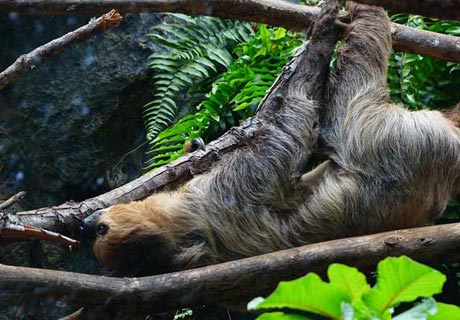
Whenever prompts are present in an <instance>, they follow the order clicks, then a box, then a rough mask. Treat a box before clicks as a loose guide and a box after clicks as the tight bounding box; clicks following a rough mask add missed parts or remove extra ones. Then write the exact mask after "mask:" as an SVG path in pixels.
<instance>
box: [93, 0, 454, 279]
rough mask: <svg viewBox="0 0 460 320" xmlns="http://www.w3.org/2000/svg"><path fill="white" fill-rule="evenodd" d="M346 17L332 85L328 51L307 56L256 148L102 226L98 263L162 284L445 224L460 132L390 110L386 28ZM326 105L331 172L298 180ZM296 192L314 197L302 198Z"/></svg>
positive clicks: (324, 140) (113, 213) (383, 19)
mask: <svg viewBox="0 0 460 320" xmlns="http://www.w3.org/2000/svg"><path fill="white" fill-rule="evenodd" d="M349 12H350V15H351V19H352V23H351V24H350V26H349V27H348V30H347V34H346V36H345V39H344V44H343V46H342V48H341V49H340V50H339V54H338V60H337V66H336V67H335V71H334V73H333V76H332V79H330V80H327V76H325V75H327V74H328V71H327V70H328V62H329V58H330V51H331V50H332V47H333V42H329V43H327V46H324V43H323V44H322V45H323V46H324V48H326V47H327V50H326V51H325V54H324V55H323V56H322V57H323V59H322V60H321V59H319V58H318V57H316V56H314V55H312V53H311V52H310V53H308V52H307V58H306V59H307V60H308V61H309V62H310V69H309V70H307V71H308V72H310V73H307V74H306V78H303V79H301V80H299V81H294V83H293V84H292V85H291V88H290V89H289V90H288V92H287V94H286V96H285V101H286V102H287V103H286V104H287V105H288V107H282V110H281V111H280V112H279V113H278V115H277V116H276V117H274V118H270V119H268V118H267V119H264V127H263V130H262V132H263V134H262V135H261V137H259V138H258V140H257V142H254V143H253V144H250V145H248V146H247V147H246V148H244V149H241V150H237V151H235V152H234V153H233V154H232V155H230V156H229V157H227V158H226V159H224V160H222V161H221V162H220V163H219V164H218V165H217V166H216V167H214V168H213V169H212V170H211V171H210V172H208V173H206V174H203V175H200V176H197V177H195V178H194V179H192V180H191V181H190V182H188V183H187V184H185V185H184V186H183V187H182V188H181V189H180V190H179V191H175V192H171V193H159V194H155V195H152V196H151V197H149V198H147V199H146V200H144V201H142V202H133V203H130V204H125V205H116V206H114V207H111V208H109V210H108V212H106V213H104V214H102V216H101V217H100V218H99V219H98V221H97V224H98V225H104V226H107V227H108V230H107V232H106V233H105V234H103V235H99V236H98V237H97V239H96V241H95V244H94V251H95V253H96V256H97V257H98V259H100V260H101V261H103V262H104V263H106V264H107V265H108V266H110V267H112V268H115V269H121V270H122V271H125V272H126V271H127V270H131V271H132V270H134V267H136V266H137V267H139V268H140V269H138V270H136V272H140V273H143V274H145V273H155V272H163V271H165V270H177V269H184V268H190V267H194V266H200V265H206V264H212V263H217V262H222V261H227V260H232V259H237V258H242V257H247V256H252V255H257V254H262V253H266V252H271V251H275V250H279V249H284V248H289V247H293V246H298V245H303V244H307V243H312V242H317V241H323V240H327V239H333V238H341V237H347V236H353V235H361V234H367V233H373V232H379V231H385V230H390V229H398V228H405V227H414V226H421V225H423V224H425V223H426V222H427V220H428V219H430V218H435V217H438V216H439V215H440V214H441V213H442V212H443V210H444V208H445V207H446V204H447V202H448V200H449V198H450V197H451V196H452V194H453V193H454V192H456V191H457V190H455V188H454V187H455V181H456V180H458V176H459V169H460V139H459V130H458V129H457V128H455V126H454V125H453V124H452V123H451V122H450V121H449V120H448V119H446V118H445V117H443V116H442V114H441V113H439V112H434V111H419V112H409V111H407V110H405V109H403V108H401V107H399V106H397V105H394V104H391V103H390V102H389V97H388V92H387V88H386V71H387V60H388V55H389V52H390V50H391V39H390V25H389V20H388V17H387V15H386V13H385V12H384V11H383V10H382V9H380V8H376V7H370V6H364V5H357V4H354V3H351V4H350V6H349ZM314 36H315V35H314ZM318 38H319V37H318ZM318 43H321V41H318ZM316 46H318V44H316ZM313 47H315V44H314V45H313ZM313 51H314V50H313ZM313 53H314V52H313ZM318 59H319V60H318ZM318 61H319V62H318ZM318 63H319V64H320V67H317V68H313V67H312V66H313V65H315V64H318ZM315 70H316V73H315ZM318 72H321V73H322V74H318ZM304 77H305V75H304ZM300 81H301V82H300ZM326 81H329V82H328V84H327V93H325V94H326V99H325V101H323V100H322V97H323V90H322V89H323V88H324V87H326ZM299 89H300V91H299ZM318 104H321V105H323V110H324V112H322V116H321V119H320V127H321V136H320V138H321V139H320V142H321V146H322V148H323V149H324V150H325V153H326V154H327V155H328V157H329V159H330V160H329V162H327V163H325V164H323V165H322V166H320V167H319V168H318V169H317V170H315V171H314V172H311V173H309V174H308V175H305V176H303V177H302V178H301V179H300V180H299V179H298V177H300V175H301V168H303V167H304V165H305V163H304V161H305V157H306V155H307V154H308V153H309V152H310V151H311V143H310V142H309V141H311V135H312V133H313V128H314V123H315V120H316V119H317V117H318V114H317V108H318ZM296 177H297V178H296ZM299 181H300V182H299ZM299 184H300V185H301V186H303V187H305V186H307V187H308V188H309V190H308V192H307V193H305V194H304V195H303V196H299V194H298V190H304V189H305V188H303V187H302V188H298V186H299ZM299 199H300V200H299Z"/></svg>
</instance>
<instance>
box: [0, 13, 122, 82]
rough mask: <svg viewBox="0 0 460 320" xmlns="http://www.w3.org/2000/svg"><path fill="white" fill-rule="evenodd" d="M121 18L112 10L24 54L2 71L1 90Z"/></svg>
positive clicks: (0, 77)
mask: <svg viewBox="0 0 460 320" xmlns="http://www.w3.org/2000/svg"><path fill="white" fill-rule="evenodd" d="M0 6H1V4H0ZM120 20H121V16H120V14H119V13H118V12H117V11H115V10H111V11H110V12H108V13H107V14H104V15H103V16H101V17H99V18H97V19H94V20H91V21H90V22H89V23H88V24H86V25H84V26H83V27H80V28H78V29H76V30H74V31H72V32H69V33H67V34H65V35H63V36H62V37H60V38H57V39H54V40H53V41H50V42H48V43H46V44H44V45H42V46H40V47H38V48H36V49H35V50H33V51H31V52H29V53H27V54H23V55H22V56H20V57H19V58H18V59H16V61H15V62H14V63H13V64H12V65H11V66H9V67H8V68H7V69H5V70H4V71H3V72H2V73H0V90H1V89H3V88H4V87H6V86H7V85H9V84H11V83H12V82H14V81H16V80H17V79H18V78H19V77H20V76H21V75H22V74H23V73H25V72H26V71H28V70H30V69H32V68H34V67H36V66H37V64H39V63H41V62H42V61H43V60H45V59H47V58H48V57H50V56H52V55H54V54H56V53H57V52H60V51H63V50H65V49H67V48H68V47H70V46H71V45H72V44H74V43H78V42H82V41H84V40H86V39H88V38H89V37H91V36H93V35H95V34H96V33H97V32H99V31H102V30H106V29H108V28H110V27H112V26H114V25H116V24H117V23H118V22H119V21H120Z"/></svg>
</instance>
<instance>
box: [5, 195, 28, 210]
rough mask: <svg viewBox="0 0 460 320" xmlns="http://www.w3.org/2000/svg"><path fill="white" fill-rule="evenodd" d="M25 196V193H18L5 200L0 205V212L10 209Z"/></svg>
mask: <svg viewBox="0 0 460 320" xmlns="http://www.w3.org/2000/svg"><path fill="white" fill-rule="evenodd" d="M25 195H26V192H25V191H20V192H18V193H16V194H15V195H14V196H12V197H11V198H9V199H8V200H6V201H5V202H2V203H0V211H2V210H6V209H8V208H9V207H11V206H12V205H13V204H15V203H18V202H19V201H20V200H21V199H22V198H24V197H25Z"/></svg>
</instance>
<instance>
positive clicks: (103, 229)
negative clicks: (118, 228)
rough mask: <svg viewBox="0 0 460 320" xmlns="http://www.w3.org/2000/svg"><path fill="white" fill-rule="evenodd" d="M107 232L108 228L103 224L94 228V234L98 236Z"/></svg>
mask: <svg viewBox="0 0 460 320" xmlns="http://www.w3.org/2000/svg"><path fill="white" fill-rule="evenodd" d="M107 231H109V227H108V226H107V225H105V224H103V223H100V224H98V225H97V226H96V233H97V234H98V235H100V236H103V235H104V234H106V233H107Z"/></svg>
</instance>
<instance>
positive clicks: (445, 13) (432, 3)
mask: <svg viewBox="0 0 460 320" xmlns="http://www.w3.org/2000/svg"><path fill="white" fill-rule="evenodd" d="M353 1H355V2H359V3H364V4H370V5H374V6H380V7H385V9H388V10H391V11H394V12H399V13H412V14H418V15H422V16H426V17H432V18H438V19H445V20H460V0H423V1H413V0H353Z"/></svg>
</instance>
